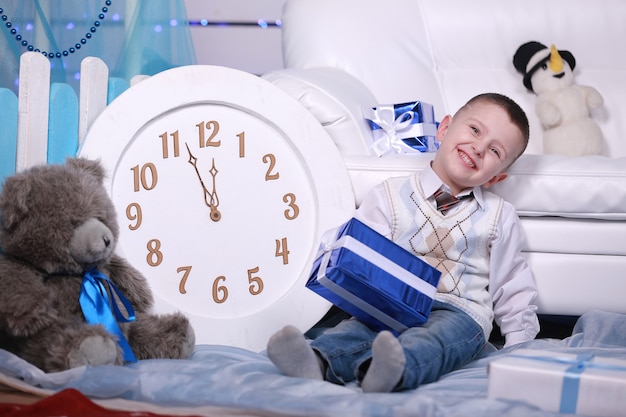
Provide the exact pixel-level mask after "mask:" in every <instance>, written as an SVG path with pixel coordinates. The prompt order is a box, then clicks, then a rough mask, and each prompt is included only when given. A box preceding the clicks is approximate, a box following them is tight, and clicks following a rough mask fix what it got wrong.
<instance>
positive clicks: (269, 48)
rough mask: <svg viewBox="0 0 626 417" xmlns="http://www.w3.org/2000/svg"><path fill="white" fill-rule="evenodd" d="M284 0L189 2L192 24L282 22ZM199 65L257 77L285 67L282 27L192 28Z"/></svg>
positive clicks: (207, 0) (205, 0)
mask: <svg viewBox="0 0 626 417" xmlns="http://www.w3.org/2000/svg"><path fill="white" fill-rule="evenodd" d="M283 3H284V0H185V4H186V7H187V17H188V18H189V20H191V21H200V20H201V19H206V20H207V21H209V22H257V21H258V20H260V19H262V20H265V21H267V22H275V21H277V20H280V17H281V13H282V6H283ZM191 36H192V39H193V42H194V47H195V50H196V56H197V59H198V64H211V65H222V66H226V67H231V68H236V69H240V70H243V71H247V72H250V73H253V74H258V75H261V74H264V73H266V72H269V71H271V70H274V69H278V68H282V67H283V59H282V54H281V43H280V42H281V35H280V27H274V26H269V27H267V28H266V29H264V28H262V27H261V26H258V25H256V26H237V25H228V26H213V25H208V26H192V27H191Z"/></svg>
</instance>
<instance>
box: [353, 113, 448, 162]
mask: <svg viewBox="0 0 626 417" xmlns="http://www.w3.org/2000/svg"><path fill="white" fill-rule="evenodd" d="M363 115H364V117H365V119H366V120H367V122H368V124H369V126H370V128H371V129H372V136H373V138H374V141H373V143H372V146H371V147H372V150H373V151H374V153H376V155H378V156H382V155H384V154H386V153H389V152H395V153H411V152H435V151H436V150H437V149H438V148H439V142H438V141H437V137H436V135H437V127H438V123H437V122H436V121H435V112H434V109H433V106H432V105H430V104H428V103H424V102H423V101H412V102H408V103H401V104H387V105H380V106H377V107H373V108H369V107H367V108H364V109H363Z"/></svg>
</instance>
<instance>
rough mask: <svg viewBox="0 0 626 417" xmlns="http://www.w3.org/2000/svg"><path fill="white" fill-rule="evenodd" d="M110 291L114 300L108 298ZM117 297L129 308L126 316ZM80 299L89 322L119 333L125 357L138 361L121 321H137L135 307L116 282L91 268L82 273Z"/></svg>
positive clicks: (119, 341)
mask: <svg viewBox="0 0 626 417" xmlns="http://www.w3.org/2000/svg"><path fill="white" fill-rule="evenodd" d="M109 294H110V296H111V298H112V299H113V300H112V301H111V300H110V299H109ZM117 301H120V302H121V304H122V306H123V307H124V310H126V316H125V315H124V314H123V313H122V312H121V311H120V308H119V306H118V303H117ZM79 302H80V307H81V309H82V310H83V315H84V316H85V320H86V321H87V323H89V324H101V325H102V326H104V328H105V329H106V330H107V331H108V332H109V333H111V334H113V335H114V336H116V337H117V343H118V344H119V345H120V347H121V348H122V351H123V354H124V361H126V362H137V358H135V354H134V353H133V350H132V349H131V347H130V345H129V344H128V341H127V340H126V337H125V336H124V334H123V333H122V330H121V329H120V326H119V325H118V321H120V322H124V323H128V322H131V321H134V320H135V310H134V309H133V306H132V305H131V304H130V301H128V299H127V298H126V297H124V295H123V294H122V293H121V292H120V290H119V289H118V288H117V287H116V286H115V284H113V283H112V282H111V280H109V278H108V277H107V276H106V275H104V274H103V273H102V272H100V271H98V270H97V269H92V270H89V271H87V272H85V275H84V276H83V285H82V288H81V291H80V298H79ZM111 306H112V307H113V310H111Z"/></svg>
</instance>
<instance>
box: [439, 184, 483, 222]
mask: <svg viewBox="0 0 626 417" xmlns="http://www.w3.org/2000/svg"><path fill="white" fill-rule="evenodd" d="M473 196H474V193H469V194H467V195H464V196H461V197H459V198H457V197H455V196H453V195H452V194H450V193H448V192H446V191H443V190H442V189H441V188H440V189H438V190H437V191H435V194H434V197H435V201H436V202H437V210H439V211H440V212H441V214H443V215H444V216H445V214H446V213H447V212H448V211H449V210H450V209H451V208H452V207H454V206H456V205H457V204H459V203H460V202H461V201H463V200H465V199H466V198H470V197H473Z"/></svg>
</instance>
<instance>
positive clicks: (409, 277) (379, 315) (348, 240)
mask: <svg viewBox="0 0 626 417" xmlns="http://www.w3.org/2000/svg"><path fill="white" fill-rule="evenodd" d="M333 232H334V233H333ZM329 236H336V231H335V230H333V231H330V232H326V233H325V234H324V236H322V248H321V250H320V251H319V252H318V254H317V256H316V258H320V257H322V261H321V264H320V268H319V271H318V274H317V280H318V282H319V283H320V284H322V285H323V286H324V287H326V288H328V289H329V290H331V291H332V292H334V293H335V294H337V295H339V296H340V297H342V298H343V299H344V300H346V301H348V302H349V303H351V304H352V305H354V306H356V307H358V308H359V309H361V310H362V311H364V312H365V313H367V314H369V315H370V316H372V317H375V318H376V319H378V320H380V321H381V322H383V323H384V324H385V325H387V326H389V327H391V328H392V329H395V330H397V331H398V332H403V331H404V330H406V329H407V326H406V325H404V324H402V323H400V322H399V321H397V320H396V319H394V318H393V317H391V316H389V315H388V314H387V313H385V312H383V311H381V310H379V309H378V308H376V307H374V306H372V305H371V304H368V303H367V302H365V301H363V300H361V299H360V298H359V297H358V296H356V295H354V294H352V293H351V292H349V291H347V290H345V289H344V288H342V287H340V286H339V285H337V284H335V283H334V282H333V281H331V280H330V279H328V278H327V277H326V269H327V266H328V263H329V261H330V257H331V255H332V252H333V251H334V250H337V249H341V248H344V249H347V250H349V251H351V252H353V253H355V254H357V255H358V256H360V257H361V258H363V259H366V260H367V261H368V262H370V263H372V264H374V265H375V266H377V267H378V268H380V269H382V270H384V271H386V272H388V273H389V274H391V275H393V276H395V277H396V278H397V279H399V280H400V281H402V282H404V283H405V284H407V285H409V286H411V287H413V288H415V289H417V290H418V291H419V292H421V293H422V294H424V295H425V296H427V297H428V298H431V299H432V298H433V297H434V296H435V294H436V293H437V287H435V286H433V285H431V284H429V283H428V282H426V281H424V280H422V279H421V278H420V277H418V276H417V275H415V274H412V273H411V272H409V271H407V270H406V269H404V268H402V267H401V266H400V265H398V264H396V263H395V262H393V261H392V260H390V259H388V258H386V257H385V256H383V255H381V254H380V253H378V252H376V251H375V250H374V249H372V248H370V247H369V246H367V245H365V244H364V243H362V242H360V241H358V240H357V239H355V238H353V237H352V236H349V235H344V236H342V237H341V238H339V239H337V240H335V241H334V242H333V243H330V244H328V243H325V242H327V241H328V237H329Z"/></svg>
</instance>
